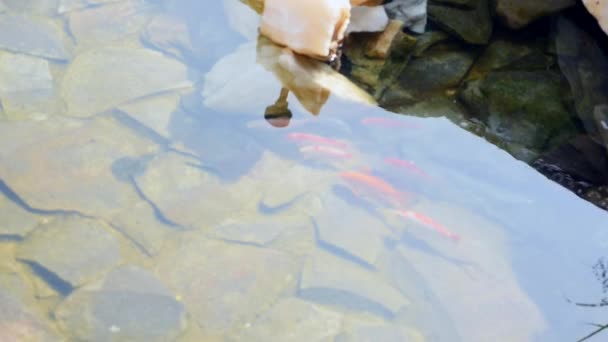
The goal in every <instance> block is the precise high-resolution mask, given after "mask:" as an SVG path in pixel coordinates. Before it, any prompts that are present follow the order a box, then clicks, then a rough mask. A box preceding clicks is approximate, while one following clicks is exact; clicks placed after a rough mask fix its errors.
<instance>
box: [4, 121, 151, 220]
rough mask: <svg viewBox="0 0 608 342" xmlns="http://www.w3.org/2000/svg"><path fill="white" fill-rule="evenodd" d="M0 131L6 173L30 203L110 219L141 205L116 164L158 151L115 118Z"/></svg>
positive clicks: (16, 126) (19, 124) (18, 126)
mask: <svg viewBox="0 0 608 342" xmlns="http://www.w3.org/2000/svg"><path fill="white" fill-rule="evenodd" d="M0 132H1V133H0V137H2V138H0V140H1V141H2V145H3V149H2V151H0V175H2V176H1V177H2V179H3V180H4V181H5V182H6V183H7V185H8V186H9V187H10V188H11V189H12V190H13V191H15V193H17V194H18V195H19V196H20V197H21V198H22V199H23V200H24V201H25V203H27V204H28V205H30V206H31V207H33V208H36V209H39V210H50V211H53V210H63V211H68V212H73V211H77V212H79V213H82V214H85V215H89V216H95V217H103V218H105V219H109V218H111V217H112V216H114V215H116V213H118V212H121V211H123V210H124V208H126V207H129V205H130V204H131V203H134V202H136V201H139V196H138V194H137V193H136V191H135V190H134V189H133V187H132V185H131V184H128V183H125V182H123V181H121V180H119V179H116V177H115V176H114V174H113V173H112V165H113V163H114V162H115V161H116V160H118V159H120V158H124V157H138V156H140V155H143V154H146V153H148V152H150V151H154V149H155V148H156V147H155V146H154V145H153V144H152V143H150V142H149V141H146V140H145V139H142V138H140V137H138V136H136V135H134V134H133V133H132V132H131V131H129V130H128V129H126V128H124V127H122V126H120V125H119V124H118V123H117V122H116V121H115V120H113V119H111V118H98V119H95V120H90V121H81V120H72V119H66V118H53V119H47V120H40V121H31V122H14V123H5V124H3V125H0ZM66 165H70V167H69V168H66ZM83 189H87V190H86V191H83Z"/></svg>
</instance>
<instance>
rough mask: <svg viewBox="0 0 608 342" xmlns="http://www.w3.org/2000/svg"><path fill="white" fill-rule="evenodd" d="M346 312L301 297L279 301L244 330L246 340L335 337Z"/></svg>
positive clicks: (318, 339) (302, 339)
mask: <svg viewBox="0 0 608 342" xmlns="http://www.w3.org/2000/svg"><path fill="white" fill-rule="evenodd" d="M341 323H342V316H341V315H340V314H338V313H336V312H333V311H330V310H328V309H326V308H323V307H321V306H319V305H315V304H312V303H309V302H306V301H303V300H300V299H297V298H287V299H283V300H281V301H280V302H278V303H277V304H276V305H275V306H273V307H272V309H270V310H269V311H268V312H265V313H263V314H262V315H260V317H259V318H258V319H256V320H255V321H254V322H253V323H251V326H250V327H247V328H246V329H244V330H243V334H242V337H240V339H241V340H244V341H269V340H278V341H294V342H295V341H333V338H334V337H335V336H336V335H337V334H338V333H339V332H340V329H341Z"/></svg>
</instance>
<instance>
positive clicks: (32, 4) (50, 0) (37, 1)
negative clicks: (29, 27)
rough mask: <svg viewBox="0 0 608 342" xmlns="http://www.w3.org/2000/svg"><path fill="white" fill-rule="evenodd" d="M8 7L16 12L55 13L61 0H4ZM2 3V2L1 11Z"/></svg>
mask: <svg viewBox="0 0 608 342" xmlns="http://www.w3.org/2000/svg"><path fill="white" fill-rule="evenodd" d="M3 1H4V4H5V5H6V7H8V8H9V9H11V10H12V11H14V12H20V13H29V14H39V15H54V14H55V13H57V5H58V4H59V0H3ZM0 2H2V1H0ZM1 8H2V4H0V12H2V10H1Z"/></svg>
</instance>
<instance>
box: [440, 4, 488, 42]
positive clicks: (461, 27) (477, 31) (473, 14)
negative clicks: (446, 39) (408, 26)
mask: <svg viewBox="0 0 608 342" xmlns="http://www.w3.org/2000/svg"><path fill="white" fill-rule="evenodd" d="M428 13H429V18H430V19H431V21H433V22H435V23H437V24H438V25H440V26H441V27H443V28H444V29H445V30H446V31H448V32H450V33H452V34H454V35H455V36H457V37H459V38H461V39H463V40H464V41H466V42H468V43H471V44H486V43H488V41H489V39H490V36H491V35H492V29H493V23H492V18H491V17H490V8H489V5H488V0H477V1H475V7H474V8H472V9H466V8H461V7H452V6H449V5H444V4H429V6H428Z"/></svg>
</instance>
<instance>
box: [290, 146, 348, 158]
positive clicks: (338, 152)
mask: <svg viewBox="0 0 608 342" xmlns="http://www.w3.org/2000/svg"><path fill="white" fill-rule="evenodd" d="M300 152H301V153H316V154H323V155H327V156H330V157H337V158H345V159H349V158H351V157H352V155H351V154H350V153H348V152H346V151H345V150H343V149H341V148H338V147H333V146H325V145H307V146H302V147H300Z"/></svg>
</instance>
